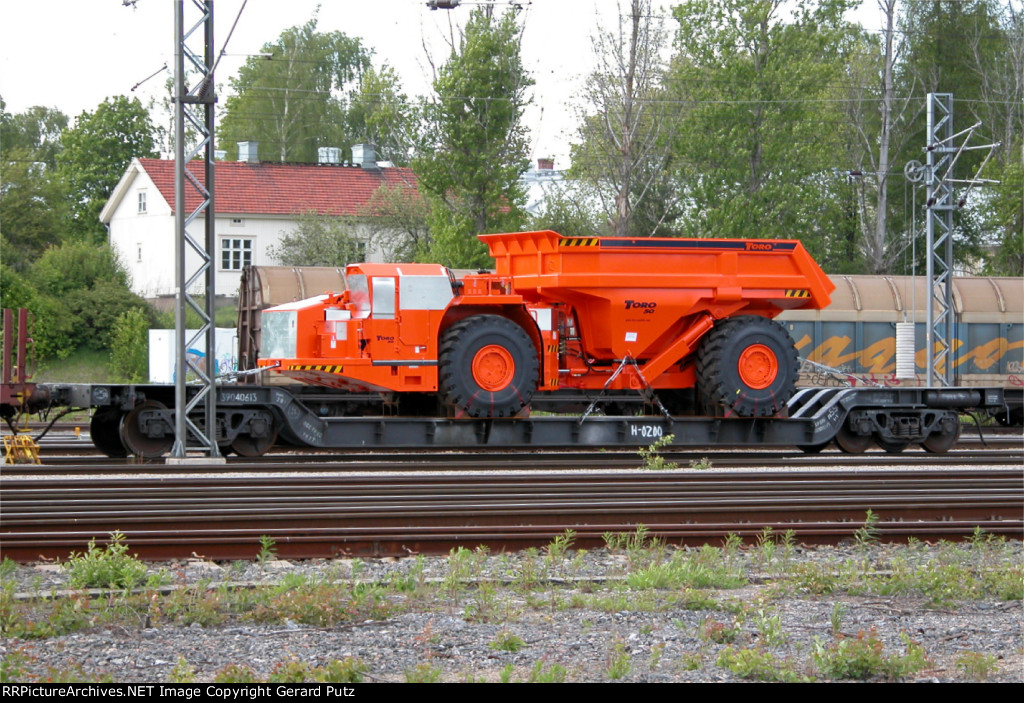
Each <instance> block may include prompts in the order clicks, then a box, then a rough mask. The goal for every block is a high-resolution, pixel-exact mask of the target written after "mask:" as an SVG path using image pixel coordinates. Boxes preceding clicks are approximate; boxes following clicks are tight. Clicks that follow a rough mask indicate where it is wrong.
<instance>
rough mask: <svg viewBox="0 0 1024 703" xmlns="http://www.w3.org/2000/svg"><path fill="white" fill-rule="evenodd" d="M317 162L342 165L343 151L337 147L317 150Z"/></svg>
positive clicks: (323, 147)
mask: <svg viewBox="0 0 1024 703" xmlns="http://www.w3.org/2000/svg"><path fill="white" fill-rule="evenodd" d="M316 154H317V162H318V163H321V164H340V163H341V149H339V148H338V147H336V146H322V147H320V148H319V149H317V150H316Z"/></svg>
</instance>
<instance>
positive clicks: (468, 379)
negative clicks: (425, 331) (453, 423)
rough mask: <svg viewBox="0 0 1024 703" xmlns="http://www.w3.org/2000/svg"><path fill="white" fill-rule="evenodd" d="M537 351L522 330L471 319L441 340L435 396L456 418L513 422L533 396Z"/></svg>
mask: <svg viewBox="0 0 1024 703" xmlns="http://www.w3.org/2000/svg"><path fill="white" fill-rule="evenodd" d="M538 377H539V374H538V362H537V349H536V347H534V345H533V342H532V341H531V340H530V337H529V336H528V335H527V334H526V332H525V331H524V330H523V328H522V327H520V326H519V325H517V324H516V323H514V322H512V321H511V320H509V319H507V318H504V317H500V316H498V315H476V316H474V317H468V318H466V319H465V320H462V321H461V322H458V323H456V324H454V325H452V326H451V327H450V328H448V330H447V331H446V332H445V333H444V334H443V335H442V336H441V348H440V359H439V362H438V392H439V393H440V395H441V401H442V402H443V403H444V404H445V405H448V406H450V407H452V408H453V409H454V410H455V415H456V416H457V417H458V416H464V415H468V416H469V417H512V416H514V415H516V414H517V413H519V412H520V411H521V410H522V409H523V408H524V407H526V406H527V405H529V403H530V400H531V399H532V398H533V393H534V391H535V390H537V379H538Z"/></svg>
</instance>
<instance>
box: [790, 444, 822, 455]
mask: <svg viewBox="0 0 1024 703" xmlns="http://www.w3.org/2000/svg"><path fill="white" fill-rule="evenodd" d="M828 445H829V443H828V442H822V443H821V444H798V445H796V448H797V449H799V450H800V451H802V452H803V453H804V454H821V452H822V450H823V449H824V448H825V447H827V446H828Z"/></svg>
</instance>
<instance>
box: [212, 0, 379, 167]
mask: <svg viewBox="0 0 1024 703" xmlns="http://www.w3.org/2000/svg"><path fill="white" fill-rule="evenodd" d="M316 27H317V18H316V17H313V19H311V20H310V21H309V22H307V23H306V24H304V25H302V26H301V27H291V28H289V29H286V30H284V31H283V32H282V33H281V36H280V37H278V38H277V40H276V41H274V42H270V43H267V44H264V45H263V49H262V52H261V53H262V55H258V56H253V57H250V58H249V59H247V60H246V62H245V65H243V66H242V68H241V69H239V72H238V76H237V77H234V78H232V79H231V80H230V84H231V87H232V89H233V90H234V95H232V96H231V97H229V98H228V99H227V103H226V108H225V112H224V116H223V117H222V118H221V120H220V124H219V126H218V128H217V137H218V141H219V143H220V144H221V145H222V146H223V148H224V149H225V150H226V151H227V152H228V153H229V157H230V158H237V155H238V151H237V149H238V146H237V142H242V141H257V142H259V143H260V145H261V147H263V148H264V151H263V153H264V154H274V156H275V158H277V159H279V160H280V161H295V162H315V161H316V160H317V148H318V147H322V146H333V147H341V148H343V149H348V148H349V147H351V145H352V139H353V135H352V134H351V133H350V131H349V130H348V124H347V119H346V111H347V109H348V103H349V102H350V101H351V93H352V92H353V91H354V90H357V89H358V85H359V83H360V81H361V80H362V77H363V74H364V73H365V72H366V71H367V70H368V69H369V68H370V57H371V51H370V50H369V49H366V48H365V47H363V45H362V43H361V42H360V41H359V40H358V39H355V38H352V37H348V36H345V35H344V34H342V33H341V32H337V31H335V32H318V31H317V28H316Z"/></svg>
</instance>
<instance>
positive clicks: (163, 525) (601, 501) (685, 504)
mask: <svg viewBox="0 0 1024 703" xmlns="http://www.w3.org/2000/svg"><path fill="white" fill-rule="evenodd" d="M1022 505H1024V486H1022V484H1021V481H1020V472H1019V470H1014V469H1003V470H1000V469H987V470H973V471H968V472H958V471H953V470H922V471H919V472H913V473H906V472H900V471H878V472H874V471H872V472H835V471H833V472H829V473H825V474H823V473H821V472H773V473H764V472H760V473H749V472H701V473H697V472H690V473H669V474H628V475H622V474H594V473H587V474H557V475H552V474H543V473H534V474H531V475H524V476H509V475H507V474H475V475H458V476H442V475H431V476H418V475H417V476H364V477H352V476H340V477H322V476H314V477H302V476H300V477H289V478H287V479H283V478H281V477H236V478H219V477H200V478H198V479H197V478H192V479H186V478H180V479H116V478H104V479H96V480H80V481H66V480H56V479H51V480H46V479H39V480H25V481H12V482H9V483H7V484H5V489H4V491H3V493H2V495H0V552H2V553H3V554H4V555H5V556H9V557H10V558H12V559H15V560H20V561H24V560H33V559H36V558H39V557H40V556H44V557H47V558H66V557H67V555H68V553H69V552H71V551H82V550H83V549H84V548H85V546H86V544H87V543H88V541H89V540H91V539H95V540H96V541H97V542H100V543H102V542H103V541H104V540H105V539H106V538H107V536H108V534H109V533H110V532H112V531H114V530H120V531H121V532H123V533H124V534H125V535H126V537H127V541H128V543H129V544H130V545H131V548H132V550H133V551H135V552H138V553H139V554H140V555H141V556H143V557H144V558H153V559H166V558H183V557H188V556H190V555H192V554H194V553H195V554H201V555H203V556H206V557H209V558H217V559H235V558H252V557H253V556H255V555H256V554H257V553H258V551H259V548H260V538H261V537H264V536H266V537H270V538H271V539H273V540H274V541H275V542H276V544H277V545H278V551H279V553H280V554H281V555H282V556H285V557H293V558H300V557H330V556H339V555H360V556H382V555H404V554H409V553H438V552H441V553H443V552H447V551H448V550H449V549H451V548H452V547H454V546H466V547H475V546H477V545H478V544H481V543H485V544H488V545H489V546H490V547H491V549H494V550H497V549H518V548H522V547H524V546H541V545H544V544H547V543H548V542H550V541H551V540H552V539H553V538H554V537H555V536H557V535H559V534H561V533H563V532H564V531H565V530H566V529H572V530H574V531H575V532H576V533H577V543H578V544H579V545H580V546H599V545H600V544H601V543H602V536H603V535H604V534H605V533H607V532H630V531H633V530H635V529H636V526H637V525H638V524H643V525H645V526H647V527H648V528H649V529H650V530H651V534H652V535H654V536H658V537H662V538H664V539H666V540H669V541H672V542H676V543H679V542H685V543H689V544H696V543H703V542H704V541H707V540H712V541H714V540H721V539H723V538H724V536H725V535H726V534H728V533H730V532H732V533H736V534H738V535H740V536H742V537H744V538H746V539H754V538H756V536H757V535H759V534H761V531H762V530H763V529H764V528H765V527H771V528H772V530H774V531H775V532H777V533H782V532H785V531H787V530H790V529H791V530H793V531H794V534H795V537H796V539H797V540H799V541H801V542H805V543H813V542H829V541H836V540H838V539H841V538H844V537H847V538H848V537H850V536H851V535H852V534H854V532H855V530H856V529H857V528H859V527H861V526H862V525H863V522H864V518H865V514H866V511H867V510H872V511H874V513H876V514H877V515H879V517H880V522H879V524H878V525H877V527H878V530H879V534H880V536H881V537H882V539H891V540H900V539H906V538H907V537H909V536H914V537H917V538H919V539H939V538H949V537H955V536H962V535H965V534H970V533H972V532H973V531H974V529H975V527H981V528H982V529H984V530H986V531H989V532H993V533H996V534H1003V535H1010V536H1014V537H1020V536H1021V535H1022V534H1024V519H1022V515H1021V512H1022V510H1021V508H1022Z"/></svg>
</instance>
